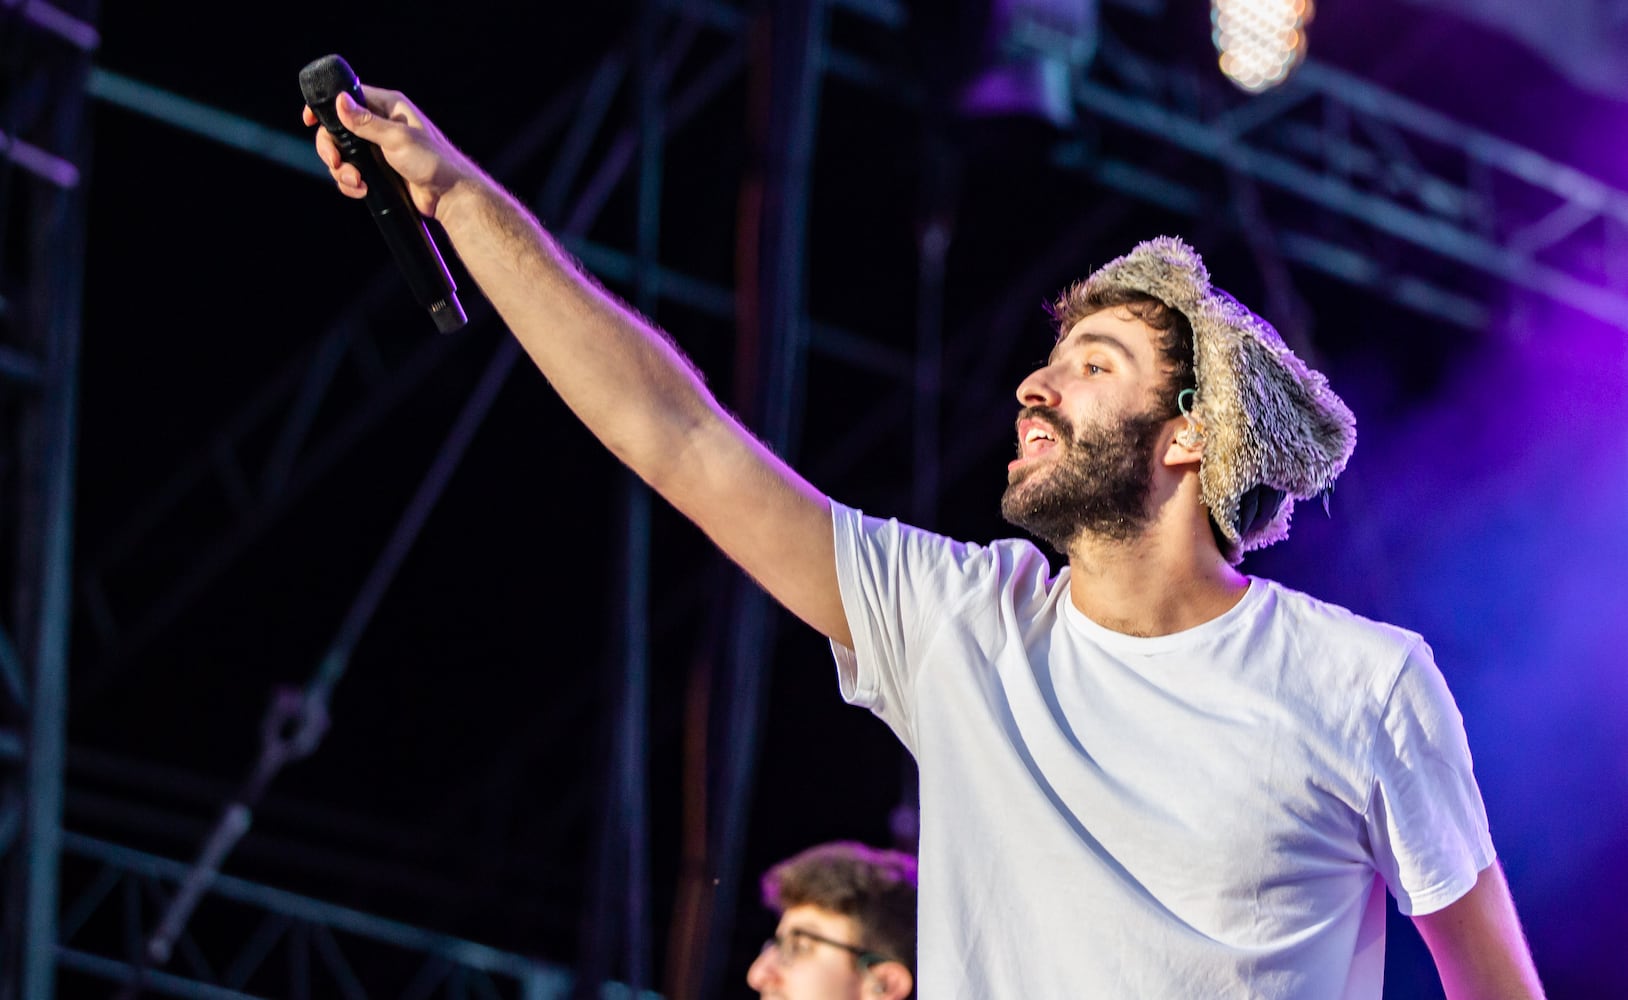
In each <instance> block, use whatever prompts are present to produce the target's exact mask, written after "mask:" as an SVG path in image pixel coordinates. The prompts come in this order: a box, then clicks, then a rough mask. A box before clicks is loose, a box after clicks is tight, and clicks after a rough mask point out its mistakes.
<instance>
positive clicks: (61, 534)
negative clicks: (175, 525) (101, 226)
mask: <svg viewBox="0 0 1628 1000" xmlns="http://www.w3.org/2000/svg"><path fill="white" fill-rule="evenodd" d="M91 6H92V5H91V4H87V3H79V4H63V5H52V4H46V3H31V4H25V5H23V6H22V7H21V9H20V10H18V11H16V12H12V11H9V10H8V11H6V12H5V15H4V17H5V19H6V20H7V21H8V22H11V23H10V24H8V28H9V29H10V30H12V31H14V32H16V35H15V36H14V37H15V38H17V39H19V40H20V41H18V42H16V43H13V44H8V45H7V49H8V52H7V62H6V64H5V66H4V67H3V71H4V72H5V74H6V77H7V79H6V85H7V86H6V90H7V96H6V99H5V101H4V103H3V108H0V115H3V117H0V219H3V224H0V236H3V237H4V242H3V243H0V255H3V256H4V257H5V259H4V263H3V266H0V278H3V281H4V283H3V284H0V296H3V297H0V329H3V331H4V332H3V334H0V427H4V428H5V431H4V438H3V440H0V511H3V513H4V517H5V518H6V525H5V530H6V532H7V534H6V535H5V536H0V553H3V557H0V567H3V568H0V572H4V574H5V575H6V577H8V578H9V579H10V581H11V583H12V584H13V587H12V589H11V590H10V593H9V596H8V597H7V599H6V600H5V602H4V606H3V607H0V713H3V714H0V726H3V727H4V728H3V729H0V907H3V909H0V998H3V1000H13V998H20V1000H46V998H49V997H51V996H53V995H54V991H55V974H56V969H55V966H54V964H53V961H52V954H51V947H52V942H53V941H54V940H55V929H56V916H57V899H58V864H59V858H60V854H61V837H62V826H61V823H62V795H63V781H62V771H63V758H64V751H65V734H66V717H67V675H68V648H67V647H68V618H69V609H70V606H71V599H72V588H71V586H70V584H69V576H70V571H71V566H72V541H71V540H72V519H73V486H72V484H73V475H74V459H75V444H76V433H75V431H76V417H77V404H76V395H77V392H78V384H79V375H78V373H79V329H80V315H81V300H82V288H83V283H84V265H83V260H84V246H85V204H86V196H85V191H84V185H83V178H84V165H85V158H86V155H87V150H88V149H89V142H88V128H87V124H86V113H85V109H86V103H87V102H86V99H85V75H86V73H87V71H88V70H89V68H90V59H91V53H92V52H93V51H94V50H95V48H96V45H97V36H96V30H95V28H94V27H93V25H92V23H91V20H90V18H89V13H90V11H89V8H90V7H91ZM8 41H9V40H8ZM18 250H21V251H22V253H21V254H20V255H18V256H17V257H15V258H13V256H12V255H13V253H14V252H15V251H18Z"/></svg>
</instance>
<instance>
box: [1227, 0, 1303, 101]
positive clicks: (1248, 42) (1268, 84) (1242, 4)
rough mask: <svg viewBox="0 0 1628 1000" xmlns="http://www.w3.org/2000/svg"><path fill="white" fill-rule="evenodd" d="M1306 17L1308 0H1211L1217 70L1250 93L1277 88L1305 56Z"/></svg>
mask: <svg viewBox="0 0 1628 1000" xmlns="http://www.w3.org/2000/svg"><path fill="white" fill-rule="evenodd" d="M1311 18H1312V0H1211V2H1210V38H1211V39H1212V40H1213V41H1214V42H1215V50H1216V51H1217V52H1218V53H1220V56H1221V59H1220V62H1221V72H1223V73H1225V74H1226V75H1227V77H1228V78H1229V79H1231V80H1232V82H1233V83H1236V84H1237V85H1238V86H1239V87H1241V88H1243V89H1244V90H1247V91H1249V92H1250V93H1252V94H1258V93H1260V92H1261V91H1263V90H1269V89H1271V88H1272V87H1275V86H1277V85H1278V84H1280V83H1282V82H1283V81H1284V80H1285V79H1287V78H1288V76H1289V73H1290V72H1292V71H1293V70H1294V68H1295V67H1296V66H1298V65H1299V64H1300V61H1301V60H1302V59H1304V58H1305V57H1306V25H1307V24H1309V23H1311Z"/></svg>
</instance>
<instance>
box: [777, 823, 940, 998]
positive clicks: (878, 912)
mask: <svg viewBox="0 0 1628 1000" xmlns="http://www.w3.org/2000/svg"><path fill="white" fill-rule="evenodd" d="M763 902H764V904H765V905H767V906H768V907H769V908H770V909H772V910H774V911H775V912H776V913H784V912H785V911H787V910H789V909H791V908H792V907H794V906H817V907H819V908H820V909H822V910H829V911H830V912H832V913H839V914H841V915H843V916H845V917H848V918H849V919H851V920H852V921H853V922H854V924H855V925H856V926H857V927H858V929H859V935H860V940H859V942H858V943H859V945H860V946H861V947H863V948H866V949H868V950H870V951H874V952H877V953H879V954H882V955H886V956H887V957H888V958H890V959H893V960H896V961H899V962H902V963H904V965H905V967H906V968H908V969H909V970H910V974H911V975H912V976H914V975H915V974H916V859H915V858H913V857H911V856H910V855H908V854H904V853H902V852H899V851H885V850H881V849H879V848H875V847H867V846H865V845H864V844H857V843H852V842H848V841H838V842H835V843H830V844H820V845H818V846H815V847H810V848H809V849H808V850H806V851H803V852H802V853H800V854H796V855H793V856H792V857H790V858H787V859H786V860H784V861H782V862H780V863H779V864H777V865H775V866H774V867H773V868H770V869H769V870H768V871H767V872H765V873H764V875H763Z"/></svg>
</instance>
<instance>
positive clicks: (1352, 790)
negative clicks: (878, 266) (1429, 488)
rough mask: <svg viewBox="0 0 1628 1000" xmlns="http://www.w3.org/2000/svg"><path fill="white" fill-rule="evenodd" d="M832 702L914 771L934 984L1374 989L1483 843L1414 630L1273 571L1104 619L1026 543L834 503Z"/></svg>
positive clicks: (1048, 992)
mask: <svg viewBox="0 0 1628 1000" xmlns="http://www.w3.org/2000/svg"><path fill="white" fill-rule="evenodd" d="M832 508H833V522H834V527H835V533H836V547H837V572H838V578H839V580H840V583H841V588H842V602H843V607H844V609H845V610H846V612H847V615H848V622H849V626H850V628H851V629H852V631H853V636H854V645H855V648H854V649H853V650H848V649H846V648H844V647H842V646H840V645H836V644H833V649H834V651H835V653H836V659H837V665H838V677H839V680H840V682H841V687H842V694H843V697H844V698H846V699H847V700H848V701H850V702H851V703H853V704H856V705H862V706H864V707H866V708H869V709H871V711H873V712H875V713H876V715H877V716H879V717H880V718H881V719H882V720H883V721H884V722H886V723H887V724H888V725H889V726H890V727H892V729H893V731H894V732H895V733H897V734H898V736H899V739H900V740H902V741H903V742H904V745H905V746H906V747H908V748H909V750H910V752H911V753H912V754H914V755H915V757H916V761H917V763H918V765H919V767H920V770H921V809H922V816H921V821H922V826H921V830H922V832H921V857H920V865H921V893H920V919H919V924H920V943H919V954H918V980H919V982H920V984H921V994H922V995H923V996H928V997H932V998H933V1000H950V998H957V997H959V998H969V1000H970V998H976V1000H992V998H995V1000H999V998H1008V997H1012V998H1018V997H1021V998H1049V997H1082V998H1084V997H1104V998H1115V1000H1117V998H1131V997H1157V998H1174V997H1204V998H1210V997H1271V998H1280V997H1297V998H1301V997H1303V998H1316V1000H1328V998H1347V1000H1353V998H1377V997H1379V996H1380V988H1381V984H1382V978H1383V973H1384V950H1385V898H1384V887H1385V886H1389V887H1390V890H1391V892H1392V893H1394V894H1395V896H1396V898H1397V900H1398V904H1399V906H1400V908H1401V910H1402V912H1404V913H1409V914H1419V913H1429V912H1431V911H1433V910H1436V909H1439V908H1441V907H1443V906H1445V905H1447V904H1448V903H1450V902H1452V901H1453V900H1455V899H1457V898H1458V897H1459V896H1461V895H1463V894H1464V893H1465V892H1467V891H1468V890H1469V889H1470V888H1471V887H1472V886H1473V885H1474V884H1475V881H1476V877H1477V874H1478V873H1479V872H1480V871H1481V870H1482V869H1484V868H1485V867H1487V866H1488V865H1489V864H1491V863H1492V862H1493V859H1494V857H1495V855H1494V853H1493V848H1492V840H1491V837H1490V836H1489V834H1488V832H1487V818H1486V810H1485V808H1484V806H1483V805H1482V802H1481V795H1480V792H1479V790H1478V789H1477V787H1476V784H1475V778H1474V776H1473V775H1472V773H1471V769H1470V753H1469V748H1468V746H1467V744H1466V742H1465V738H1464V726H1463V721H1462V719H1461V718H1460V716H1459V713H1458V710H1457V708H1456V707H1455V705H1454V704H1453V700H1452V696H1451V695H1450V694H1449V693H1448V691H1447V687H1446V685H1445V683H1444V682H1443V680H1442V677H1441V673H1440V671H1438V670H1437V669H1436V666H1435V663H1434V661H1433V660H1432V658H1431V653H1430V650H1429V647H1427V646H1426V645H1425V643H1424V641H1423V640H1422V639H1421V638H1420V637H1419V636H1418V635H1416V634H1414V633H1412V632H1407V631H1404V630H1402V629H1399V628H1395V627H1392V626H1389V625H1382V624H1379V623H1376V622H1372V621H1368V620H1367V619H1364V618H1361V617H1358V616H1357V615H1354V614H1352V613H1351V612H1349V611H1346V610H1345V609H1343V608H1339V607H1335V606H1333V605H1330V604H1325V603H1323V602H1320V601H1317V600H1314V599H1312V598H1310V597H1308V596H1306V595H1305V594H1301V593H1298V592H1296V591H1293V590H1290V589H1288V588H1286V587H1282V586H1280V585H1278V584H1276V583H1273V582H1271V581H1269V580H1263V579H1258V578H1255V579H1252V580H1251V581H1250V586H1249V590H1248V592H1247V593H1246V594H1245V596H1244V597H1243V599H1242V600H1241V601H1240V602H1239V603H1238V604H1237V606H1235V607H1233V608H1232V609H1231V610H1229V611H1227V612H1226V613H1225V614H1223V615H1221V616H1220V617H1218V618H1215V619H1213V620H1211V621H1208V622H1205V623H1204V624H1202V625H1199V626H1198V627H1196V628H1192V629H1188V630H1186V631H1184V632H1179V633H1176V634H1174V635H1167V636H1159V637H1156V638H1136V637H1133V636H1127V635H1124V634H1121V633H1118V632H1113V631H1111V630H1109V629H1106V628H1103V627H1102V626H1100V625H1097V624H1096V623H1094V622H1092V621H1091V620H1090V619H1088V618H1086V617H1085V615H1083V614H1081V613H1080V611H1079V610H1078V609H1077V608H1075V607H1074V604H1073V602H1072V601H1071V600H1070V598H1069V570H1068V569H1067V568H1064V569H1063V570H1062V572H1060V573H1059V574H1057V575H1056V576H1055V577H1054V576H1052V574H1051V569H1050V567H1049V566H1048V565H1047V563H1046V560H1045V557H1044V556H1043V555H1042V554H1041V553H1040V551H1039V550H1038V549H1037V548H1035V546H1033V545H1031V544H1029V543H1027V542H1022V541H1001V542H996V543H994V544H992V545H989V546H987V547H986V546H980V545H973V544H967V543H961V542H955V541H951V540H949V539H947V538H943V537H941V536H938V535H933V534H930V533H928V532H924V531H921V530H919V529H916V528H911V527H909V526H907V525H901V524H899V523H898V522H897V521H879V520H877V519H875V518H870V517H864V516H863V515H861V514H860V513H859V512H858V511H855V510H852V509H850V508H847V507H843V506H841V505H839V504H833V505H832Z"/></svg>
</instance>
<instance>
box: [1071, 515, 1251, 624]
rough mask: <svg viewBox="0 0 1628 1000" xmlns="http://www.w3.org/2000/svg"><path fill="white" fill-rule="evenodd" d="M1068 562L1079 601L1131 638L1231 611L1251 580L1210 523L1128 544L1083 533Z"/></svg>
mask: <svg viewBox="0 0 1628 1000" xmlns="http://www.w3.org/2000/svg"><path fill="white" fill-rule="evenodd" d="M1200 531H1202V535H1200ZM1068 562H1069V566H1071V567H1072V572H1071V574H1070V575H1071V580H1070V591H1071V594H1072V598H1073V601H1074V606H1075V607H1076V608H1078V609H1079V610H1080V612H1081V613H1082V614H1084V615H1085V616H1086V617H1087V618H1089V619H1091V620H1092V621H1094V622H1096V623H1097V624H1098V625H1101V626H1102V627H1104V628H1108V629H1113V630H1114V631H1115V632H1123V633H1125V634H1126V635H1137V636H1158V635H1170V634H1171V633H1174V632H1181V631H1184V630H1186V629H1190V628H1193V627H1195V626H1198V625H1202V624H1204V623H1205V622H1207V621H1210V620H1211V619H1214V618H1219V617H1220V616H1221V615H1223V614H1225V613H1226V612H1228V611H1229V610H1231V609H1232V608H1233V607H1234V606H1236V605H1237V603H1238V602H1239V601H1240V600H1242V599H1243V596H1244V593H1245V592H1246V591H1247V590H1248V589H1249V580H1248V579H1247V578H1246V577H1245V576H1244V575H1243V574H1241V573H1239V572H1238V571H1237V570H1236V569H1234V568H1233V567H1232V566H1230V565H1229V564H1228V563H1227V561H1226V559H1225V558H1223V557H1222V555H1221V553H1220V552H1219V551H1217V550H1216V547H1215V543H1214V541H1213V540H1212V539H1210V537H1209V525H1208V523H1205V524H1204V525H1203V526H1202V528H1194V529H1192V530H1189V531H1187V532H1183V533H1179V534H1173V533H1170V532H1159V531H1149V532H1146V533H1144V534H1142V535H1140V536H1138V537H1137V538H1134V539H1129V540H1124V541H1117V540H1108V539H1102V538H1097V537H1093V536H1084V537H1082V538H1080V539H1078V540H1076V542H1075V543H1074V544H1073V545H1071V546H1070V547H1069V559H1068Z"/></svg>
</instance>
